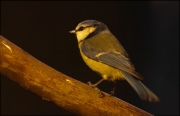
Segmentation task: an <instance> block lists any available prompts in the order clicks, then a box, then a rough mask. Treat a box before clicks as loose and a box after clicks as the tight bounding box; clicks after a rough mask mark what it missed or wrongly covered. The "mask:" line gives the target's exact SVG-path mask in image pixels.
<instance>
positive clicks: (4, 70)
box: [0, 36, 152, 116]
mask: <svg viewBox="0 0 180 116" xmlns="http://www.w3.org/2000/svg"><path fill="white" fill-rule="evenodd" d="M0 52H1V55H0V73H1V74H3V75H5V76H6V77H8V78H10V79H11V80H13V81H15V82H17V83H19V84H20V85H21V86H22V87H23V88H25V89H27V90H29V91H31V92H33V93H35V94H37V95H38V96H40V97H42V98H43V99H45V100H48V101H52V102H54V103H55V104H57V105H58V106H59V107H61V108H63V109H66V110H68V111H70V112H73V113H74V114H77V115H83V116H92V115H93V116H142V115H143V116H144V115H146V116H151V115H152V114H149V113H147V112H145V111H143V110H141V109H139V108H137V107H135V106H133V105H131V104H128V103H126V102H124V101H122V100H120V99H118V98H116V97H113V96H110V95H109V94H107V93H105V97H104V98H99V97H98V96H99V95H98V93H97V91H95V89H93V88H91V87H90V86H88V85H86V84H84V83H82V82H80V81H77V80H75V79H73V78H71V77H69V76H66V75H64V74H62V73H61V72H58V71H56V70H55V69H53V68H51V67H49V66H47V65H46V64H44V63H42V62H41V61H39V60H37V59H36V58H34V57H32V56H31V55H30V54H28V53H27V52H25V51H24V50H22V49H21V48H19V47H17V46H16V45H15V44H13V43H11V42H10V41H8V40H7V39H5V38H4V37H2V36H0Z"/></svg>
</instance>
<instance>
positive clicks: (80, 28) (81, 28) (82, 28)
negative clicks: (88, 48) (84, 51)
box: [77, 26, 93, 31]
mask: <svg viewBox="0 0 180 116" xmlns="http://www.w3.org/2000/svg"><path fill="white" fill-rule="evenodd" d="M88 27H93V26H86V27H83V26H81V27H79V29H78V30H77V31H82V30H84V29H85V28H88Z"/></svg>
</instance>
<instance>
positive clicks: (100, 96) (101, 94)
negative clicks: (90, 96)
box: [87, 81, 105, 98]
mask: <svg viewBox="0 0 180 116" xmlns="http://www.w3.org/2000/svg"><path fill="white" fill-rule="evenodd" d="M87 85H89V86H91V87H93V88H94V89H95V90H96V91H98V93H99V98H103V97H104V96H105V95H104V94H103V93H102V91H101V90H99V89H98V88H97V87H96V85H95V84H91V82H90V81H89V82H87Z"/></svg>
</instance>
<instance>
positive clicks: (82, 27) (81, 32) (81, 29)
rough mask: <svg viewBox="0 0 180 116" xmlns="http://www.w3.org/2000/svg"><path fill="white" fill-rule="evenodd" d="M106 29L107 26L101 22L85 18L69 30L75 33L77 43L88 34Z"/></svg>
mask: <svg viewBox="0 0 180 116" xmlns="http://www.w3.org/2000/svg"><path fill="white" fill-rule="evenodd" d="M106 29H108V28H107V26H106V25H105V24H104V23H102V22H99V21H96V20H85V21H83V22H81V23H79V24H78V25H77V27H76V29H75V30H72V31H70V33H74V34H76V36H77V40H78V43H79V42H81V41H82V40H85V39H87V38H88V37H89V36H90V35H91V36H94V35H96V34H98V33H100V32H103V31H105V30H106Z"/></svg>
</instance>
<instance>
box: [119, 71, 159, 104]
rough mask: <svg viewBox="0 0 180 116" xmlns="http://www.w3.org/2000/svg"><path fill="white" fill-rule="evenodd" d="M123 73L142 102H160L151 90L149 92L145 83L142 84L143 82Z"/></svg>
mask: <svg viewBox="0 0 180 116" xmlns="http://www.w3.org/2000/svg"><path fill="white" fill-rule="evenodd" d="M121 73H122V74H123V75H124V77H125V79H126V80H127V81H128V83H129V84H130V85H131V86H132V87H133V89H134V90H135V91H136V92H137V94H138V95H139V97H140V98H141V99H142V100H145V101H149V102H158V101H159V98H158V97H157V96H156V95H155V94H154V93H153V92H152V91H151V90H149V89H148V88H147V87H146V86H145V85H144V84H143V83H141V81H139V80H137V79H135V78H134V77H132V76H131V75H130V74H129V73H126V72H124V71H121Z"/></svg>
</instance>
